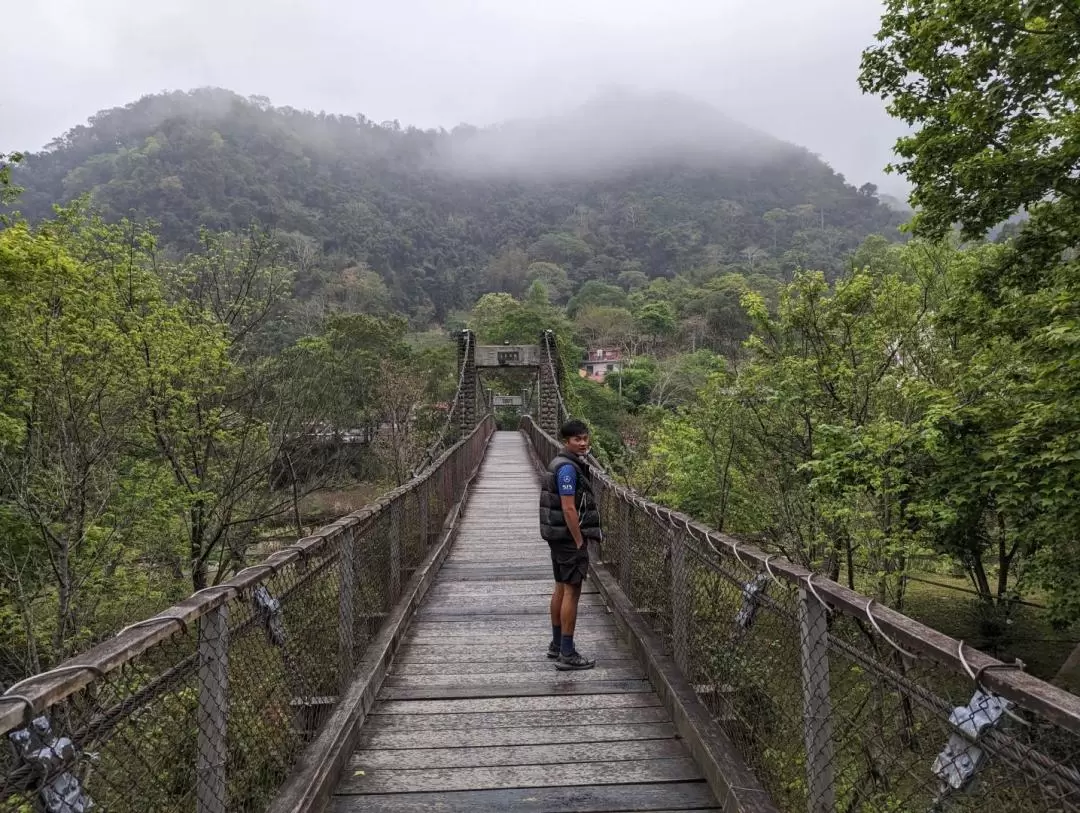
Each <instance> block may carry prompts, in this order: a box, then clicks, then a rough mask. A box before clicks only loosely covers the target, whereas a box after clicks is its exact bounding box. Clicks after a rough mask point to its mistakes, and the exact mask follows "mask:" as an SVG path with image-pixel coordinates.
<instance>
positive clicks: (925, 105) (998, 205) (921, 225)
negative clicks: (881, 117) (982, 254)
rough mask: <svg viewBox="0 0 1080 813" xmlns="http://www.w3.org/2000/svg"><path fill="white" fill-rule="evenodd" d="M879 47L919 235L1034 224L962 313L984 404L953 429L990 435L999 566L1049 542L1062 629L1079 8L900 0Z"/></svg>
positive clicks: (1076, 516)
mask: <svg viewBox="0 0 1080 813" xmlns="http://www.w3.org/2000/svg"><path fill="white" fill-rule="evenodd" d="M878 40H879V44H878V45H876V46H874V47H872V48H870V49H868V50H867V51H866V52H865V54H864V55H863V63H862V74H861V78H860V81H861V83H862V86H863V88H864V90H866V91H868V92H872V93H876V94H878V95H881V96H883V97H885V98H886V99H888V100H889V110H890V112H891V113H892V114H893V115H894V116H896V117H898V118H900V119H902V120H904V121H905V122H907V123H908V124H909V125H911V127H912V128H913V130H914V132H913V133H912V134H911V135H909V136H905V137H903V138H901V139H900V140H899V141H898V143H897V146H896V150H897V153H898V155H899V156H900V158H901V160H900V161H899V162H898V163H897V165H896V167H895V168H896V169H897V170H899V171H900V172H902V173H904V174H905V175H906V176H907V177H908V179H909V180H910V181H911V182H912V184H913V187H914V190H913V194H912V202H913V204H915V206H916V208H917V210H918V215H917V216H916V218H915V221H914V225H915V229H916V231H917V232H918V233H921V234H925V235H927V236H929V237H940V236H942V235H944V234H946V233H947V232H949V230H951V229H952V228H953V226H954V224H956V225H958V226H959V228H960V230H961V231H962V233H963V235H964V236H966V237H969V238H980V237H982V236H983V235H985V234H986V233H987V231H988V230H989V229H991V228H992V227H995V226H997V225H998V224H1000V223H1002V222H1003V221H1005V220H1006V219H1007V218H1009V217H1011V216H1013V215H1015V214H1016V213H1018V212H1019V211H1021V210H1024V211H1026V212H1027V214H1028V219H1027V220H1026V222H1024V223H1023V224H1022V225H1020V226H1018V227H1017V228H1018V233H1017V234H1016V236H1015V237H1014V238H1013V239H1012V241H1011V242H1009V243H1006V244H1004V246H1003V250H1002V251H1001V252H1000V253H999V254H998V255H997V256H996V258H995V259H994V261H993V262H991V263H987V264H985V265H982V266H980V267H978V268H976V269H975V270H974V271H973V273H972V274H971V275H970V276H969V277H968V278H967V280H966V281H965V285H964V290H963V299H956V300H954V301H953V305H952V307H951V308H950V315H951V317H952V322H951V326H954V327H955V329H956V330H957V331H958V332H959V334H960V335H961V336H962V337H963V338H964V340H965V342H970V343H971V346H972V347H973V348H975V349H973V350H972V353H971V358H970V360H969V362H968V369H969V370H970V372H971V375H972V378H971V379H969V382H970V386H971V387H972V388H973V390H974V392H976V393H983V394H985V396H986V397H981V398H978V399H976V401H975V402H974V403H973V404H972V405H971V407H970V408H968V409H966V410H961V411H962V412H963V413H964V414H963V415H961V416H958V421H957V423H958V425H959V426H967V425H971V424H973V425H974V426H976V427H978V428H979V429H978V433H977V437H978V438H979V441H978V443H979V447H980V448H982V453H981V455H980V456H979V457H978V458H976V460H977V461H978V462H979V463H981V464H982V465H980V466H978V467H977V468H975V471H974V472H972V473H971V474H972V476H974V478H975V481H976V482H978V483H980V484H981V485H980V486H979V491H978V494H980V495H981V496H980V499H985V500H990V501H991V503H992V504H993V505H994V506H1000V507H1001V510H1003V511H1004V512H1005V513H1006V514H1007V515H1008V516H1009V518H1010V525H1009V526H1007V527H1006V529H1005V530H1003V531H1002V533H1001V534H1000V537H1001V541H1002V545H1003V546H1004V547H1003V550H1002V553H1003V555H1004V556H1008V555H1009V554H1010V553H1011V552H1013V551H1014V550H1017V551H1023V550H1024V549H1027V551H1028V552H1029V553H1030V552H1033V547H1034V546H1035V542H1036V540H1037V541H1038V543H1039V544H1038V545H1037V551H1038V552H1037V557H1038V558H1037V564H1038V567H1039V575H1040V578H1041V580H1042V582H1043V585H1044V586H1045V587H1046V588H1048V589H1049V590H1050V591H1051V593H1052V597H1053V598H1052V601H1053V611H1054V614H1055V617H1056V618H1058V619H1059V620H1062V621H1065V620H1074V619H1076V618H1080V575H1078V574H1077V569H1076V567H1075V565H1074V564H1072V563H1075V561H1076V556H1077V548H1076V542H1077V539H1076V533H1075V529H1076V527H1077V526H1078V525H1080V493H1078V491H1077V483H1080V375H1078V374H1077V371H1078V370H1080V262H1078V260H1077V254H1076V250H1075V247H1076V246H1077V245H1078V244H1080V183H1078V180H1077V177H1076V166H1077V162H1078V160H1080V123H1078V121H1077V118H1076V114H1075V110H1076V106H1077V103H1078V101H1080V12H1078V11H1077V9H1076V6H1075V4H1073V3H1070V2H1061V1H1060V0H1035V2H1028V3H1020V2H1016V0H990V2H986V3H978V4H974V3H968V2H963V0H945V1H944V2H932V1H931V0H889V2H888V3H887V6H886V13H885V15H884V16H883V18H882V23H881V30H880V32H879V35H878ZM980 381H983V382H986V383H985V386H986V389H982V388H980V387H979V386H978V384H979V382H980ZM991 382H992V385H991ZM991 386H992V387H993V388H992V389H991V388H990V387H991ZM958 490H959V489H958ZM1025 509H1027V510H1025ZM1001 510H999V511H998V513H999V514H1000V513H1001ZM982 527H983V526H982V525H976V526H974V529H975V530H974V531H973V532H977V530H979V529H981V528H982Z"/></svg>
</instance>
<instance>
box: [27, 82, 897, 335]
mask: <svg viewBox="0 0 1080 813" xmlns="http://www.w3.org/2000/svg"><path fill="white" fill-rule="evenodd" d="M15 180H16V182H17V183H19V184H20V185H21V186H23V187H24V188H25V190H26V191H25V193H24V195H23V196H22V198H21V200H20V202H19V208H20V210H21V211H22V213H23V214H24V215H25V216H27V217H28V218H30V219H39V218H43V217H47V216H49V214H50V212H51V207H52V205H53V204H54V203H58V202H61V203H62V202H65V201H70V200H72V199H73V198H76V197H78V196H80V195H89V197H90V199H91V200H92V202H93V204H94V205H95V206H96V207H97V208H98V209H100V210H101V211H102V212H103V213H104V214H105V216H106V217H108V218H112V219H116V218H121V217H135V218H149V219H152V220H154V221H156V222H157V223H158V224H159V231H160V234H161V237H162V240H163V242H164V243H165V244H166V245H167V246H173V247H175V248H177V249H179V250H183V249H184V248H186V247H189V246H190V245H192V244H193V243H194V241H195V240H196V239H197V234H198V230H199V228H200V227H207V228H210V229H215V230H237V229H244V228H247V227H249V226H250V225H252V224H258V225H263V226H267V227H273V228H274V229H276V230H278V231H280V232H282V233H284V234H286V235H288V236H290V238H291V239H293V240H302V241H304V242H305V244H306V245H307V246H308V247H309V248H310V249H311V250H310V251H308V253H309V254H311V253H314V254H315V255H316V259H315V261H314V262H310V263H306V264H305V265H306V266H310V267H309V268H306V269H305V271H304V275H302V277H301V279H300V280H299V281H298V285H299V288H300V290H299V293H300V294H301V295H303V294H304V293H305V292H310V291H313V290H315V289H317V288H318V287H319V286H321V285H325V284H327V283H328V282H332V281H333V279H334V278H335V275H337V274H339V273H340V272H341V271H342V270H343V269H346V268H355V267H356V266H358V265H360V264H366V265H367V266H368V267H369V268H370V269H371V270H373V271H374V272H376V273H377V274H378V275H379V276H381V277H382V279H383V280H384V281H385V283H386V284H387V286H388V287H389V289H390V291H391V294H392V296H393V298H394V300H395V303H396V304H397V306H398V307H401V308H403V309H406V310H408V311H409V312H410V313H413V314H414V315H416V316H417V317H418V319H421V320H422V319H425V318H435V319H439V320H441V319H443V318H444V317H445V316H446V315H447V313H448V312H449V311H450V310H453V309H455V308H461V307H468V306H469V305H470V304H471V303H472V301H473V300H474V298H475V297H476V295H477V294H479V293H482V292H484V291H487V290H498V289H500V286H503V287H505V285H506V283H505V282H502V281H501V280H504V279H506V277H507V273H506V268H507V263H508V262H510V264H511V265H513V264H514V263H517V264H521V263H532V262H545V263H551V264H554V265H557V266H559V267H560V268H561V269H562V271H564V272H565V274H566V278H567V280H568V281H569V283H570V284H579V283H580V282H582V281H583V280H586V279H603V280H607V281H611V282H615V281H617V280H619V279H620V278H621V277H622V278H624V279H625V277H623V274H624V272H627V271H633V272H640V273H641V274H644V275H645V276H646V277H649V278H655V277H663V276H673V275H674V274H677V273H686V272H691V271H693V272H695V273H719V272H721V271H730V270H739V271H744V272H750V271H753V272H755V273H766V274H770V275H774V276H785V275H788V274H790V273H791V271H792V270H793V269H794V268H796V267H810V268H818V269H821V270H824V271H826V272H829V273H837V272H839V271H841V270H842V269H844V268H845V267H846V264H847V262H848V259H847V258H848V257H849V256H850V254H851V252H853V251H854V249H855V248H856V247H857V246H858V245H859V244H860V243H861V242H862V240H863V239H864V238H865V237H866V236H867V235H869V234H873V233H881V234H886V235H887V236H889V237H891V238H892V237H896V236H897V231H896V229H897V226H898V224H899V223H900V222H901V221H902V219H903V218H902V216H901V215H900V214H898V213H896V212H895V211H893V210H891V209H890V208H889V207H887V206H884V205H882V203H881V202H880V201H879V200H878V198H877V196H876V191H875V190H874V188H873V187H872V186H870V185H866V186H864V187H862V188H860V189H856V188H855V187H853V186H851V185H849V184H847V183H846V182H845V180H844V179H843V178H842V177H841V176H840V175H838V174H837V173H835V172H834V171H833V170H832V169H831V168H830V167H829V166H828V165H826V164H825V163H823V162H822V161H821V160H820V159H818V158H817V157H816V156H814V155H812V154H810V153H809V152H808V151H806V150H805V149H802V148H800V147H796V146H794V145H790V144H785V143H783V142H781V141H778V140H776V139H773V138H771V137H769V136H767V135H765V134H762V133H758V132H756V131H753V130H751V129H750V128H747V127H745V126H743V125H741V124H739V123H738V122H734V121H731V120H730V119H728V118H727V117H725V116H723V115H722V114H721V113H719V112H718V111H715V110H713V109H711V108H709V107H707V106H704V105H701V104H698V103H696V102H694V101H692V100H689V99H686V98H683V97H677V96H672V95H649V94H639V93H633V92H629V91H612V92H609V93H605V94H602V95H600V96H597V97H596V98H595V99H594V100H593V101H592V102H590V103H588V104H586V105H584V106H582V107H580V108H578V109H576V110H573V111H570V112H568V113H566V114H564V115H562V116H557V117H551V118H546V119H536V120H531V121H516V122H509V123H507V124H505V125H502V126H500V127H495V128H488V129H477V128H474V127H469V126H464V125H463V126H460V127H457V128H455V129H454V130H453V131H450V132H447V131H445V130H419V129H416V128H411V127H402V126H401V125H400V124H398V123H397V122H383V123H376V122H373V121H370V120H368V119H367V118H365V117H364V116H359V115H358V116H343V115H330V114H326V113H319V114H314V113H310V112H305V111H299V110H295V109H292V108H287V107H285V108H280V107H273V106H272V105H271V104H270V103H269V101H268V100H266V99H262V98H257V97H256V98H250V99H245V98H242V97H240V96H238V95H236V94H233V93H231V92H229V91H225V90H218V89H202V90H197V91H193V92H175V93H167V94H159V95H155V96H148V97H145V98H143V99H140V100H139V101H137V102H135V103H133V104H130V105H127V106H126V107H122V108H117V109H113V110H107V111H103V112H101V113H99V114H98V115H96V116H94V117H93V118H91V119H90V121H89V122H88V123H87V124H85V125H81V126H78V127H75V128H74V129H72V130H70V131H69V132H68V133H66V134H64V135H63V136H62V137H60V138H58V139H57V140H56V141H54V142H53V143H52V144H51V145H50V146H49V147H48V148H47V149H46V150H45V151H43V152H41V153H37V154H33V155H30V156H28V158H27V160H26V161H25V163H24V165H22V166H20V167H19V168H18V171H17V173H16V179H15ZM508 256H509V257H511V258H513V259H511V260H507V257H508ZM493 269H495V270H493ZM515 273H516V272H515ZM305 275H306V276H305ZM514 276H515V275H514V274H513V273H511V274H510V277H512V278H513V277H514ZM517 276H519V277H520V274H518V275H517Z"/></svg>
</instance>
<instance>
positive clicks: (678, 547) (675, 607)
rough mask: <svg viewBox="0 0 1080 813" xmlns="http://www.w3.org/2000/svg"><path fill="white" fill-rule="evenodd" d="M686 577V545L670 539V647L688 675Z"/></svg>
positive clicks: (687, 593) (676, 660) (674, 538)
mask: <svg viewBox="0 0 1080 813" xmlns="http://www.w3.org/2000/svg"><path fill="white" fill-rule="evenodd" d="M688 581H689V580H688V579H687V578H686V546H685V545H684V544H683V543H682V540H680V539H679V537H678V536H677V535H676V536H674V537H673V538H672V540H671V648H672V654H673V656H674V658H675V665H676V666H677V667H679V671H680V672H682V674H683V677H686V678H689V677H690V590H689V584H688Z"/></svg>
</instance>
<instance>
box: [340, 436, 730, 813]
mask: <svg viewBox="0 0 1080 813" xmlns="http://www.w3.org/2000/svg"><path fill="white" fill-rule="evenodd" d="M474 488H475V490H474V492H473V494H472V496H471V498H470V500H469V504H468V508H467V510H466V512H465V516H464V517H463V518H462V522H461V527H460V531H459V535H458V538H457V541H456V542H455V543H454V547H453V549H452V550H451V552H450V555H449V556H448V557H447V559H446V562H445V564H444V565H443V567H442V570H441V571H440V572H439V575H438V577H437V580H436V582H435V584H434V585H433V586H432V588H431V590H430V591H429V593H428V595H427V598H426V599H425V601H424V604H423V606H422V607H421V608H420V610H419V611H418V613H417V615H416V617H415V618H414V619H413V621H412V623H411V625H410V627H409V631H408V635H407V639H406V643H405V645H404V646H403V647H402V649H401V651H400V652H399V654H398V655H397V657H396V658H395V660H394V665H393V668H392V670H391V672H390V674H389V676H388V677H387V679H386V681H385V683H384V684H383V688H382V692H381V694H380V695H379V701H378V702H377V703H376V704H375V707H374V708H373V710H372V713H371V715H370V716H369V717H368V719H367V721H366V722H365V724H364V726H363V728H362V729H361V732H360V741H359V743H358V747H357V750H356V752H355V753H354V754H353V757H352V760H351V762H350V763H349V765H348V766H347V767H346V770H345V772H344V774H343V776H342V778H341V781H340V783H339V785H338V787H337V790H336V791H335V794H334V797H333V801H332V803H331V805H330V810H331V811H333V813H358V812H359V811H365V812H366V813H405V812H407V813H433V811H439V813H466V811H468V813H474V812H476V811H479V812H480V813H483V811H537V812H539V811H567V812H569V811H583V812H584V811H596V812H597V813H598V812H599V811H627V813H628V812H629V811H676V810H679V811H690V810H695V811H704V810H718V809H719V807H718V805H717V802H716V799H715V797H714V796H713V794H712V792H711V791H710V790H709V787H708V785H707V784H706V783H705V781H704V778H703V777H702V775H701V772H700V771H699V769H698V767H697V766H696V765H695V764H694V762H693V761H692V760H691V759H690V757H689V754H688V753H687V751H686V749H685V747H684V746H683V743H682V741H681V740H680V739H678V738H677V736H676V733H675V728H674V726H673V725H672V723H671V719H670V717H669V716H668V713H667V711H666V710H665V709H664V707H663V705H662V704H661V702H660V699H659V698H658V697H657V695H656V694H655V693H654V692H653V689H652V687H651V686H650V685H649V682H648V680H646V678H645V675H644V673H643V672H642V670H641V668H640V667H639V666H638V664H637V662H636V661H635V660H633V658H632V656H631V654H630V651H629V650H628V649H627V648H626V646H625V645H624V644H623V642H622V641H621V640H620V639H619V636H618V634H617V632H616V628H615V625H614V623H613V622H612V621H611V619H610V618H609V617H608V614H607V610H606V608H605V607H604V605H603V602H602V601H601V600H600V597H599V595H598V594H597V592H596V590H595V588H593V587H591V586H588V585H587V586H586V592H585V593H584V594H583V596H582V602H581V605H582V606H581V609H580V615H579V619H578V630H577V633H576V635H575V638H576V639H577V641H578V642H579V643H580V648H581V650H582V651H583V652H584V653H586V654H587V655H589V656H590V657H596V658H597V667H596V668H595V669H593V670H590V671H587V672H568V673H564V672H558V671H556V670H555V667H554V665H553V663H552V662H551V661H549V660H548V659H547V658H546V657H545V651H546V649H547V645H548V641H549V640H550V635H551V628H550V622H549V621H548V615H547V604H548V598H549V597H550V595H551V587H552V583H551V560H550V558H549V555H548V550H547V545H545V544H544V542H543V541H542V540H541V539H540V536H539V529H538V527H537V502H538V499H539V485H538V484H537V481H536V477H535V475H534V473H533V468H532V465H531V463H530V461H529V457H528V452H527V450H526V446H525V441H524V439H523V438H522V437H521V435H520V434H518V433H517V432H499V433H497V434H496V435H495V437H494V438H493V440H492V445H491V448H490V449H489V450H488V454H487V458H486V459H485V462H484V464H483V468H482V469H481V472H480V476H479V477H478V478H477V481H476V484H475V486H474ZM474 656H475V657H476V658H477V659H478V661H479V662H478V663H470V661H471V659H472V658H473V657H474Z"/></svg>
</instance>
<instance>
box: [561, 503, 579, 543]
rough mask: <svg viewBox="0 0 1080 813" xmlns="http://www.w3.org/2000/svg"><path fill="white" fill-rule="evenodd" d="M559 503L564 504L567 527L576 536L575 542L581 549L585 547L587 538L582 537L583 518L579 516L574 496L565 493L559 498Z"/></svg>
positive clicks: (563, 509)
mask: <svg viewBox="0 0 1080 813" xmlns="http://www.w3.org/2000/svg"><path fill="white" fill-rule="evenodd" d="M559 503H560V504H561V505H562V513H563V517H565V518H566V527H567V528H569V529H570V535H571V536H572V537H574V544H575V545H577V546H578V548H579V549H581V548H583V547H585V540H584V539H582V538H581V519H580V518H579V517H578V512H577V505H576V504H575V503H574V498H573V497H567V496H566V495H565V494H564V495H563V496H561V497H560V498H559Z"/></svg>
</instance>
